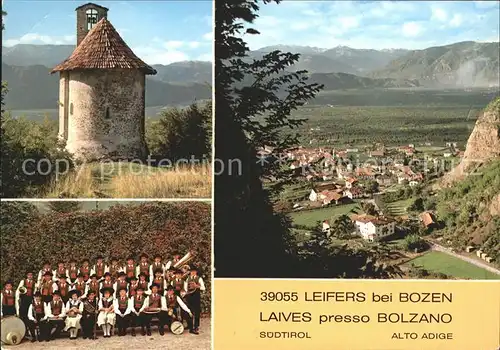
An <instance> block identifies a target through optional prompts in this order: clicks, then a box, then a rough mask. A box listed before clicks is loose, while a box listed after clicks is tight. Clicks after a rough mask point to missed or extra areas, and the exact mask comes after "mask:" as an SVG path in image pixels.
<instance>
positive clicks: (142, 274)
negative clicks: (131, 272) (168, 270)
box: [139, 272, 148, 277]
mask: <svg viewBox="0 0 500 350" xmlns="http://www.w3.org/2000/svg"><path fill="white" fill-rule="evenodd" d="M141 276H144V277H148V275H146V274H145V273H144V272H141V273H140V274H139V277H141Z"/></svg>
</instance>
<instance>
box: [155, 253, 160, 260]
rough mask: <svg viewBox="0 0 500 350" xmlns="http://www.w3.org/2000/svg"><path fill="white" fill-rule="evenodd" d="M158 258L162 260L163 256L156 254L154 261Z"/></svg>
mask: <svg viewBox="0 0 500 350" xmlns="http://www.w3.org/2000/svg"><path fill="white" fill-rule="evenodd" d="M156 258H160V259H161V258H162V256H161V254H155V256H154V259H156Z"/></svg>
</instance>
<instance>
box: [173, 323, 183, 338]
mask: <svg viewBox="0 0 500 350" xmlns="http://www.w3.org/2000/svg"><path fill="white" fill-rule="evenodd" d="M170 331H171V332H172V333H173V334H175V335H181V334H182V333H184V325H183V324H182V323H181V322H179V321H174V322H172V324H171V325H170Z"/></svg>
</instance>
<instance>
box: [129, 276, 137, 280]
mask: <svg viewBox="0 0 500 350" xmlns="http://www.w3.org/2000/svg"><path fill="white" fill-rule="evenodd" d="M129 280H130V281H137V277H135V276H132V277H130V278H129Z"/></svg>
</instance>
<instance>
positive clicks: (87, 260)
mask: <svg viewBox="0 0 500 350" xmlns="http://www.w3.org/2000/svg"><path fill="white" fill-rule="evenodd" d="M84 262H88V263H90V260H89V259H87V258H85V259H83V260H82V263H84Z"/></svg>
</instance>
